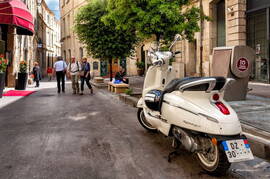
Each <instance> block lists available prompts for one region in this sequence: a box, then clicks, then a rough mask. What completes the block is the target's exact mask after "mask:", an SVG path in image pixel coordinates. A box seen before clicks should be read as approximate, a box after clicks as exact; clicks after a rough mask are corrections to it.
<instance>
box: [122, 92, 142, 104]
mask: <svg viewBox="0 0 270 179" xmlns="http://www.w3.org/2000/svg"><path fill="white" fill-rule="evenodd" d="M119 99H120V100H121V101H123V102H124V103H125V104H128V105H130V106H132V107H136V106H137V102H138V101H139V99H138V98H136V97H133V96H129V95H127V94H123V93H121V94H119Z"/></svg>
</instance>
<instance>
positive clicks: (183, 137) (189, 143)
mask: <svg viewBox="0 0 270 179" xmlns="http://www.w3.org/2000/svg"><path fill="white" fill-rule="evenodd" d="M172 133H173V135H174V137H175V138H176V139H177V140H179V141H180V142H181V143H182V144H183V146H184V147H185V149H186V150H187V151H190V152H195V151H196V150H197V149H198V145H197V143H196V142H195V140H194V138H193V137H191V136H189V135H188V133H187V132H185V131H184V130H183V129H181V128H180V127H174V128H173V129H172Z"/></svg>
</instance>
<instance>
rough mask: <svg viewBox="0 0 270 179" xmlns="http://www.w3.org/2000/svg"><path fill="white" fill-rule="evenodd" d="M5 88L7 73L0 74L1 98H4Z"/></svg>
mask: <svg viewBox="0 0 270 179" xmlns="http://www.w3.org/2000/svg"><path fill="white" fill-rule="evenodd" d="M4 88H5V73H0V98H2V95H3V91H4Z"/></svg>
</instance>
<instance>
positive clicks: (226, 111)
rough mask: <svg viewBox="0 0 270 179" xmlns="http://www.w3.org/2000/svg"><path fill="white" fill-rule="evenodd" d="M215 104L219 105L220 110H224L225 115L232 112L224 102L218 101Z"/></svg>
mask: <svg viewBox="0 0 270 179" xmlns="http://www.w3.org/2000/svg"><path fill="white" fill-rule="evenodd" d="M215 105H216V106H217V107H218V109H219V110H220V112H222V113H223V114H225V115H229V114H230V111H229V109H228V108H227V107H226V106H225V105H224V104H223V103H222V102H216V103H215Z"/></svg>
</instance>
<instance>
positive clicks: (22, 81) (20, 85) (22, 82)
mask: <svg viewBox="0 0 270 179" xmlns="http://www.w3.org/2000/svg"><path fill="white" fill-rule="evenodd" d="M27 79H28V73H18V79H17V80H16V86H15V89H16V90H25V88H26V84H27Z"/></svg>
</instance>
